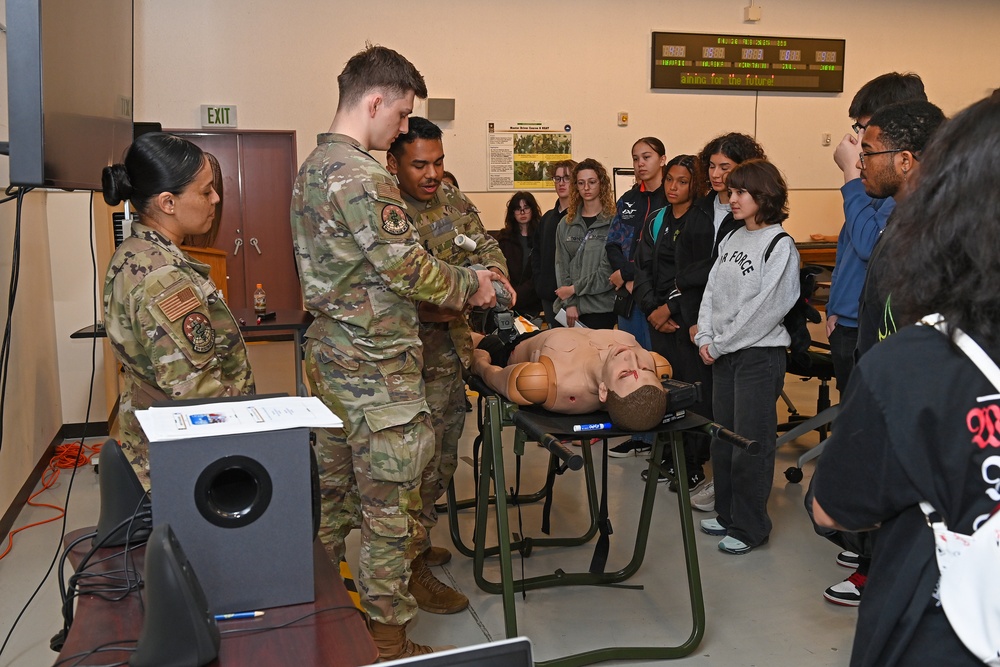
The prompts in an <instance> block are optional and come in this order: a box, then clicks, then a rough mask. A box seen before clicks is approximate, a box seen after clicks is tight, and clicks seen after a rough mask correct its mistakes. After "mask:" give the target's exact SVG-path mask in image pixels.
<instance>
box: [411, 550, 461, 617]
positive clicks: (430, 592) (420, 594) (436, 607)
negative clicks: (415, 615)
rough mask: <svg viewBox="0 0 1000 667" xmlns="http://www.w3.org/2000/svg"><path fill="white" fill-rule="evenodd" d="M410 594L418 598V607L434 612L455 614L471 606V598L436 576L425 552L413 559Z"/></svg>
mask: <svg viewBox="0 0 1000 667" xmlns="http://www.w3.org/2000/svg"><path fill="white" fill-rule="evenodd" d="M410 594H411V595H412V596H413V597H414V598H415V599H416V601H417V606H418V607H420V608H421V609H422V610H424V611H429V612H430V613H432V614H455V613H457V612H460V611H462V610H463V609H465V608H466V607H468V606H469V598H467V597H465V596H464V595H463V594H461V593H459V592H458V591H456V590H455V589H454V588H449V587H448V586H446V585H445V584H443V583H442V582H440V581H439V580H438V578H437V577H435V576H434V573H433V572H431V569H430V568H429V567H427V562H426V561H425V560H424V556H423V554H421V555H419V556H417V557H416V558H414V559H413V565H412V566H411V572H410Z"/></svg>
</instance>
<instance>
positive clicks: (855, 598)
mask: <svg viewBox="0 0 1000 667" xmlns="http://www.w3.org/2000/svg"><path fill="white" fill-rule="evenodd" d="M866 583H868V575H865V574H858V573H857V572H855V573H854V574H852V575H851V576H849V577H848V578H847V579H844V580H843V581H842V582H840V583H839V584H834V585H833V586H830V587H829V588H828V589H826V590H825V591H823V597H824V598H826V599H827V601H829V602H832V603H833V604H839V605H841V606H843V607H857V606H858V605H859V604H861V594H862V593H864V591H865V584H866Z"/></svg>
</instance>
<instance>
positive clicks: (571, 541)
mask: <svg viewBox="0 0 1000 667" xmlns="http://www.w3.org/2000/svg"><path fill="white" fill-rule="evenodd" d="M474 386H476V385H474ZM478 389H479V399H478V410H477V415H476V420H477V422H478V426H479V437H478V438H477V443H476V444H475V445H474V446H473V456H474V457H475V461H474V462H473V471H474V473H473V479H474V482H475V485H476V489H477V492H476V496H474V497H472V498H466V499H463V500H458V498H457V496H456V493H455V481H454V478H452V480H451V482H450V483H449V484H448V488H447V490H446V500H445V503H442V504H438V505H436V506H435V509H436V510H437V511H438V512H442V513H443V512H447V513H448V531H449V533H450V534H451V541H452V543H453V544H454V545H455V548H456V549H457V550H458V552H459V553H461V554H462V555H463V556H467V557H468V558H474V557H475V553H476V552H475V533H474V534H473V537H472V539H473V543H472V545H469V544H466V542H465V540H464V539H463V538H462V531H461V526H460V525H459V523H458V511H457V510H466V509H473V508H475V507H476V503H477V499H478V497H479V495H478V493H479V492H478V488H479V479H480V477H481V474H482V471H481V470H480V467H479V464H478V462H479V461H484V460H485V458H483V452H482V442H483V440H484V438H485V434H486V428H485V419H484V415H485V414H486V410H485V400H486V397H487V396H486V392H487V391H489V389H488V388H487V387H486V385H484V384H481V383H479V385H478ZM517 410H518V407H517V406H516V405H514V404H513V403H511V402H509V401H503V400H501V411H502V413H503V416H502V418H501V421H502V422H503V426H504V427H506V426H512V425H513V421H511V415H512V414H513V413H514V412H516V411H517ZM603 441H604V444H605V445H607V442H608V441H607V438H604V439H603ZM526 442H527V437H526V436H525V433H524V431H523V430H521V429H517V430H516V431H515V432H514V453H515V454H517V455H518V456H523V455H524V445H525V443H526ZM582 456H583V459H584V475H585V481H586V486H587V501H588V502H587V505H588V510H589V512H590V526H589V527H588V528H587V530H586V531H585V532H584V533H583V534H582V535H580V536H579V537H526V538H523V539H516V540H514V541H512V542H511V548H512V549H514V550H515V551H517V552H518V553H521V554H523V555H524V556H528V555H529V554H530V553H531V550H532V549H533V548H534V547H536V546H537V547H571V546H578V545H581V544H586V543H587V542H589V541H590V540H592V539H593V538H594V536H595V535H597V532H598V530H599V529H600V527H599V525H598V513H599V509H598V505H597V503H598V496H597V480H596V478H595V474H594V463H593V453H592V452H591V448H590V447H584V448H583V453H582ZM560 465H561V464H560V463H559V459H558V457H557V456H556V455H555V454H554V453H550V454H549V463H548V470H547V471H546V484H545V485H544V486H542V488H540V489H538V491H536V492H534V493H528V494H517V495H516V496H510V495H508V496H505V498H504V499H505V501H506V503H507V504H508V505H527V504H530V503H535V502H538V501H539V500H543V499H544V498H545V497H546V495H547V494H549V493H551V484H552V482H553V481H554V477H555V475H557V474H562V473H561V472H557V469H558V468H559V466H560ZM488 502H489V504H491V505H493V504H495V503H496V497H495V496H493V495H490V496H489V501H488ZM477 525H478V524H477ZM499 553H500V549H499V547H488V548H486V549H485V555H486V556H496V555H498V554H499ZM491 592H495V593H497V592H500V591H499V590H496V591H491Z"/></svg>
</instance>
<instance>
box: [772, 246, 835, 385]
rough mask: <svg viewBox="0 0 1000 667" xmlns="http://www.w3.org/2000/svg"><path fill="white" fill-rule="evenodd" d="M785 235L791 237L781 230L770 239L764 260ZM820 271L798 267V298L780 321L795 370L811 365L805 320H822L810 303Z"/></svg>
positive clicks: (810, 267) (814, 322)
mask: <svg viewBox="0 0 1000 667" xmlns="http://www.w3.org/2000/svg"><path fill="white" fill-rule="evenodd" d="M786 236H787V237H788V238H792V236H791V234H789V233H788V232H781V233H780V234H776V235H775V237H774V238H773V239H771V243H770V244H769V245H768V246H767V250H766V251H765V252H764V261H765V262H766V261H767V260H768V259H770V257H771V252H772V251H773V250H774V247H775V246H776V245H778V241H780V240H781V239H783V238H784V237H786ZM793 243H794V239H793ZM822 271H823V269H822V268H820V267H818V266H804V267H802V268H801V269H799V298H798V299H796V301H795V305H794V306H792V307H791V309H790V310H789V311H788V312H787V313H785V317H784V318H783V319H782V321H781V323H782V324H783V325H784V326H785V329H787V330H788V335H789V336H791V337H792V342H791V343H790V344H789V345H788V356H789V361H790V362H791V364H792V365H794V367H795V368H796V370H803V371H807V370H808V369H809V368H810V367H812V357H811V356H810V355H809V346H810V345H812V336H811V335H810V334H809V327H808V326H807V322H812V323H813V324H819V323H820V322H822V321H823V318H822V317H821V316H820V314H819V311H818V310H816V308H815V307H814V306H813V305H812V297H813V293H814V292H815V291H816V276H817V275H818V274H819V273H821V272H822Z"/></svg>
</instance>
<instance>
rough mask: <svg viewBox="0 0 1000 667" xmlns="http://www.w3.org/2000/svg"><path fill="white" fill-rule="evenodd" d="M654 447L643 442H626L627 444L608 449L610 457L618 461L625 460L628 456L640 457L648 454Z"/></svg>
mask: <svg viewBox="0 0 1000 667" xmlns="http://www.w3.org/2000/svg"><path fill="white" fill-rule="evenodd" d="M652 448H653V447H652V445H650V444H649V443H648V442H643V441H641V440H626V441H625V442H623V443H621V444H618V445H615V446H614V447H609V448H608V456H610V457H612V458H616V459H624V458H626V457H628V456H638V455H639V454H642V453H645V452H648V451H649V450H651V449H652Z"/></svg>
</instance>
